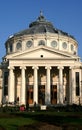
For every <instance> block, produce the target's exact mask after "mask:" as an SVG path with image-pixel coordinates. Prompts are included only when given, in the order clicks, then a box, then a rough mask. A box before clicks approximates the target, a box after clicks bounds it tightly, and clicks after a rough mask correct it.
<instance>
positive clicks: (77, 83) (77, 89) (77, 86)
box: [76, 72, 80, 96]
mask: <svg viewBox="0 0 82 130" xmlns="http://www.w3.org/2000/svg"><path fill="white" fill-rule="evenodd" d="M79 88H80V86H79V72H76V96H79V93H80V92H79V91H80V89H79Z"/></svg>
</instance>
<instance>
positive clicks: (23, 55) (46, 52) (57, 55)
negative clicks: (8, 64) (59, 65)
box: [7, 46, 73, 59]
mask: <svg viewBox="0 0 82 130" xmlns="http://www.w3.org/2000/svg"><path fill="white" fill-rule="evenodd" d="M7 58H9V59H35V58H36V59H38V58H45V59H50V58H51V59H62V58H63V59H64V58H65V59H66V58H67V59H69V58H73V57H72V55H69V54H67V53H64V52H61V51H58V50H55V49H52V48H49V47H45V46H40V47H36V48H32V49H29V50H27V51H23V52H18V53H15V54H11V55H9V56H8V57H7Z"/></svg>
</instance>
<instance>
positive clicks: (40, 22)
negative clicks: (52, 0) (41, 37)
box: [14, 12, 75, 39]
mask: <svg viewBox="0 0 82 130" xmlns="http://www.w3.org/2000/svg"><path fill="white" fill-rule="evenodd" d="M48 32H49V33H56V34H59V35H65V36H70V37H72V38H74V37H73V36H71V35H69V34H68V33H66V32H63V31H62V30H59V29H57V28H55V27H54V26H53V24H52V23H51V22H49V21H47V20H46V19H45V17H44V16H43V14H42V12H41V13H40V16H39V17H38V18H37V20H36V21H34V22H32V23H30V24H29V28H28V29H26V30H23V31H20V32H18V33H15V34H14V36H22V35H30V34H44V33H48ZM74 39H75V38H74Z"/></svg>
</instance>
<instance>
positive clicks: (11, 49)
mask: <svg viewBox="0 0 82 130" xmlns="http://www.w3.org/2000/svg"><path fill="white" fill-rule="evenodd" d="M12 51H13V46H12V44H10V52H12Z"/></svg>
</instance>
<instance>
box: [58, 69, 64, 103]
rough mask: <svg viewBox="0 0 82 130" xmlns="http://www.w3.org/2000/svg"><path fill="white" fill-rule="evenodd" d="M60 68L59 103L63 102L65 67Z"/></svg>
mask: <svg viewBox="0 0 82 130" xmlns="http://www.w3.org/2000/svg"><path fill="white" fill-rule="evenodd" d="M58 69H59V103H60V104H63V67H58Z"/></svg>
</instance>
